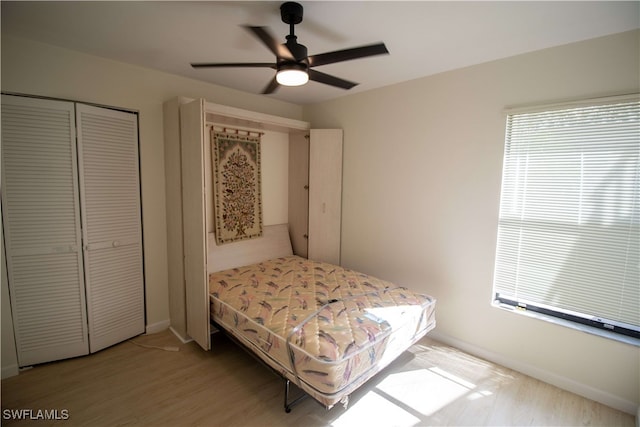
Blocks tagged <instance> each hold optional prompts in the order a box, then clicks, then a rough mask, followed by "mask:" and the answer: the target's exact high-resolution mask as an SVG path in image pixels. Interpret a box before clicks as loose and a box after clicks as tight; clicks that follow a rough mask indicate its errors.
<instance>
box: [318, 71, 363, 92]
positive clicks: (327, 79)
mask: <svg viewBox="0 0 640 427" xmlns="http://www.w3.org/2000/svg"><path fill="white" fill-rule="evenodd" d="M309 79H310V80H313V81H316V82H319V83H324V84H326V85H330V86H335V87H339V88H342V89H351V88H352V87H354V86H357V85H358V83H354V82H350V81H348V80H344V79H341V78H338V77H334V76H331V75H329V74H325V73H321V72H320V71H316V70H309Z"/></svg>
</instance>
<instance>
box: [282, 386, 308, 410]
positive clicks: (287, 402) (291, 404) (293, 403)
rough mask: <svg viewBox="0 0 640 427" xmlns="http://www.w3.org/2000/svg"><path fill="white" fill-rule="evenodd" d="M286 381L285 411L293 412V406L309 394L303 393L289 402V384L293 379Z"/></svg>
mask: <svg viewBox="0 0 640 427" xmlns="http://www.w3.org/2000/svg"><path fill="white" fill-rule="evenodd" d="M284 381H285V382H284V411H285V412H286V413H287V414H288V413H289V412H291V408H293V407H294V406H295V405H297V404H298V403H300V402H301V401H302V400H303V399H304V398H306V397H307V394H306V393H302V395H300V396H298V397H296V398H295V399H294V400H292V401H291V402H289V386H290V384H291V381H289V380H288V379H285V380H284Z"/></svg>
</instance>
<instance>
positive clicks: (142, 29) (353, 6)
mask: <svg viewBox="0 0 640 427" xmlns="http://www.w3.org/2000/svg"><path fill="white" fill-rule="evenodd" d="M300 3H301V4H302V5H303V6H304V20H303V22H302V23H301V24H299V25H297V26H296V35H297V36H298V42H299V43H301V44H304V45H306V46H307V48H308V49H309V54H310V55H313V54H318V53H324V52H329V51H334V50H341V49H346V48H350V47H357V46H362V45H366V44H371V43H377V42H380V41H383V42H385V44H386V45H387V48H388V49H389V51H390V55H383V56H376V57H370V58H365V59H358V60H354V61H348V62H343V63H340V64H331V65H325V66H322V67H318V68H317V69H318V70H319V71H322V72H325V73H329V74H333V75H335V76H337V77H341V78H344V79H347V80H352V81H355V82H359V83H360V85H358V86H356V87H355V88H353V89H351V90H348V91H345V90H343V89H337V88H333V87H330V86H326V85H323V84H320V83H316V82H310V83H308V84H307V85H305V86H302V87H296V88H285V87H281V88H279V89H278V90H277V91H276V92H275V93H274V94H271V95H265V96H270V97H272V98H276V99H280V100H283V101H288V102H293V103H296V104H310V103H315V102H320V101H325V100H329V99H332V98H336V97H339V96H343V95H347V94H350V93H355V92H359V91H364V90H370V89H373V88H377V87H382V86H386V85H391V84H394V83H399V82H402V81H406V80H411V79H415V78H419V77H423V76H428V75H432V74H436V73H440V72H443V71H448V70H452V69H456V68H461V67H466V66H470V65H474V64H478V63H482V62H487V61H491V60H495V59H500V58H505V57H508V56H513V55H518V54H521V53H525V52H530V51H534V50H538V49H544V48H548V47H552V46H558V45H562V44H567V43H572V42H575V41H580V40H586V39H590V38H594V37H600V36H603V35H607V34H613V33H619V32H623V31H627V30H632V29H636V28H640V2H638V1H627V2H612V1H587V2H581V1H568V2H558V1H534V2H524V1H502V2H494V1H471V2H463V1H433V2H432V1H409V2H400V1H301V2H300ZM280 4H281V2H272V1H258V2H244V1H228V2H216V1H212V2H204V1H203V2H188V1H177V2H175V1H159V2H157V1H143V2H129V1H107V2H94V1H89V2H56V1H45V2H32V1H25V2H23V1H20V2H10V1H4V0H3V1H2V2H1V7H2V35H6V34H9V35H15V36H19V37H24V38H28V39H33V40H37V41H42V42H46V43H49V44H53V45H58V46H63V47H67V48H69V49H73V50H78V51H81V52H86V53H89V54H92V55H97V56H101V57H105V58H111V59H114V60H117V61H122V62H127V63H131V64H137V65H140V66H143V67H148V68H154V69H158V70H162V71H166V72H169V73H172V74H178V75H182V76H186V77H190V78H193V79H197V80H202V81H206V82H210V83H214V84H217V85H221V86H227V87H230V88H235V89H239V90H243V91H246V92H251V93H260V92H261V91H262V89H263V88H264V86H265V85H266V84H267V83H268V82H269V80H270V79H271V78H272V76H273V73H274V71H273V70H271V69H236V68H234V69H198V70H195V69H192V68H191V66H190V65H189V64H190V63H191V62H274V59H275V58H274V57H273V55H272V54H271V53H270V52H269V51H268V50H267V48H266V47H265V46H264V45H263V44H262V43H261V42H260V41H258V40H257V39H255V38H254V37H253V36H252V35H251V34H249V33H248V32H247V31H246V30H245V29H243V28H241V26H242V25H255V26H267V27H269V28H270V30H271V32H272V33H273V34H274V35H275V36H276V37H278V38H279V39H281V40H282V42H284V41H285V39H284V36H285V35H286V34H288V31H289V28H288V25H286V24H284V23H283V22H282V21H281V20H280V12H279V7H280Z"/></svg>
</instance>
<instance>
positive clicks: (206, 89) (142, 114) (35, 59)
mask: <svg viewBox="0 0 640 427" xmlns="http://www.w3.org/2000/svg"><path fill="white" fill-rule="evenodd" d="M1 71H2V91H4V92H16V93H23V94H31V95H39V96H49V97H57V98H64V99H71V100H76V101H84V102H92V103H98V104H104V105H109V106H115V107H121V108H126V109H131V110H136V111H138V112H139V122H140V127H139V131H140V160H141V183H142V211H143V227H144V254H145V277H146V310H147V313H146V314H147V326H148V327H150V329H156V328H158V327H162V326H168V325H169V302H168V284H167V237H166V236H167V231H166V215H165V212H166V211H165V175H164V148H163V145H164V141H163V125H162V124H163V122H162V107H163V102H164V101H166V100H168V99H171V98H174V97H176V96H185V97H190V98H206V99H207V100H208V101H211V102H214V103H217V104H223V105H229V106H232V107H237V108H243V109H247V110H251V111H256V112H261V113H268V114H273V115H278V116H282V117H287V118H291V119H300V118H301V116H302V107H300V106H297V105H293V104H289V103H285V102H280V101H276V100H273V99H270V98H268V97H265V96H262V95H254V94H248V93H245V92H239V91H236V90H231V89H227V88H223V87H219V86H215V85H211V84H206V83H202V82H198V81H195V80H190V79H186V78H182V77H178V76H175V75H170V74H166V73H161V72H157V71H153V70H149V69H145V68H141V67H136V66H132V65H127V64H123V63H119V62H115V61H109V60H105V59H102V58H98V57H94V56H90V55H85V54H82V53H78V52H74V51H70V50H67V49H60V48H57V47H53V46H49V45H46V44H41V43H36V42H32V41H28V40H24V39H19V38H13V37H7V36H5V35H3V36H2V70H1ZM286 164H287V163H286V161H285V163H284V165H285V168H286ZM268 179H269V178H267V180H268ZM274 179H276V180H277V179H280V178H278V177H275V178H274ZM284 191H285V193H286V187H285V190H284ZM284 197H286V195H285V196H284ZM270 212H271V211H270ZM278 215H279V213H278ZM4 288H6V283H5V281H3V292H2V296H3V298H2V309H3V310H2V311H3V313H2V314H3V319H4V316H5V313H8V302H7V301H6V298H4V296H5V289H4ZM12 342H13V331H12V327H11V325H10V322H4V321H3V322H2V344H3V348H2V356H3V358H2V367H3V369H4V368H5V361H7V363H9V362H10V360H9V358H5V357H4V356H5V353H6V352H8V354H11V353H12V352H15V350H14V349H12V348H5V343H12Z"/></svg>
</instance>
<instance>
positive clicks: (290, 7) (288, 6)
mask: <svg viewBox="0 0 640 427" xmlns="http://www.w3.org/2000/svg"><path fill="white" fill-rule="evenodd" d="M302 14H303V9H302V5H301V4H300V3H296V2H293V1H288V2H286V3H282V5H280V17H281V18H282V22H284V23H285V24H290V25H296V24H299V23H301V22H302Z"/></svg>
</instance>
